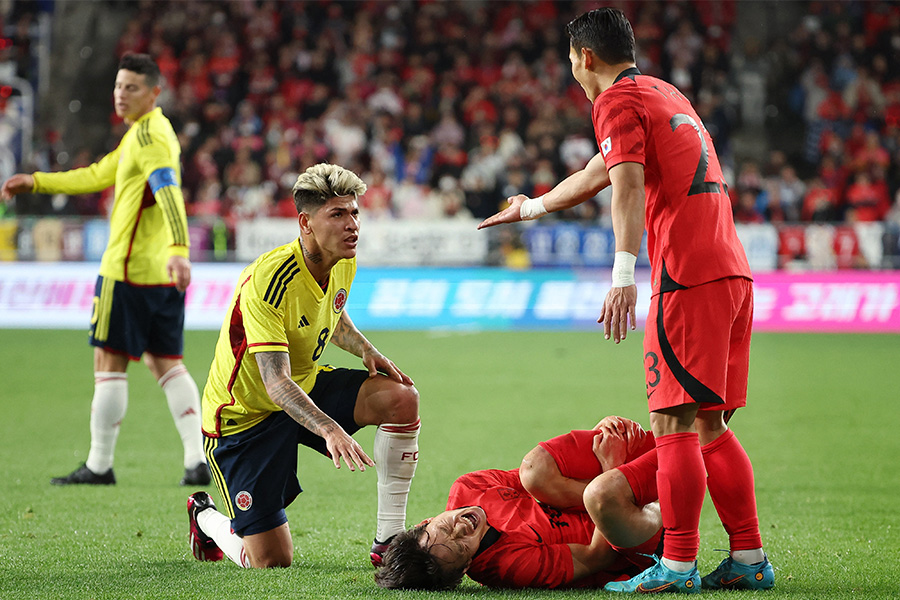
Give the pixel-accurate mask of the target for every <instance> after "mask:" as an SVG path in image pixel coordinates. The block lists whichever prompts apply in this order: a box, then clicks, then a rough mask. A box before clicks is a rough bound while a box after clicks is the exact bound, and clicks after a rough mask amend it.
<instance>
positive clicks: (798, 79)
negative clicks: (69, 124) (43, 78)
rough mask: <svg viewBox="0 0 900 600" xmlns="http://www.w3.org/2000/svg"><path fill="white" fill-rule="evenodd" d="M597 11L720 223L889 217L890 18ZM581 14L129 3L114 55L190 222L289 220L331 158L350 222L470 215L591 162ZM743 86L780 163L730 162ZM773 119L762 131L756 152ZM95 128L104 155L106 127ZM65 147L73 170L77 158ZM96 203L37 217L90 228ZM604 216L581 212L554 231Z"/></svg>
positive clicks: (725, 10) (403, 6)
mask: <svg viewBox="0 0 900 600" xmlns="http://www.w3.org/2000/svg"><path fill="white" fill-rule="evenodd" d="M611 4H614V5H617V6H620V7H622V8H623V9H624V10H625V11H626V13H627V14H629V15H631V16H632V17H633V21H634V23H635V25H634V29H635V36H636V39H637V43H638V49H639V56H638V65H639V67H640V68H641V70H642V71H643V72H645V73H648V74H653V75H657V76H659V77H662V78H663V79H667V80H670V81H672V82H673V83H675V84H676V85H677V86H678V87H679V88H680V89H682V90H684V91H685V92H686V93H687V94H688V95H689V96H690V97H691V99H692V101H693V102H694V104H695V106H696V107H697V110H698V113H699V114H700V116H701V117H702V118H703V119H704V122H705V124H706V126H707V128H708V129H709V130H710V133H711V134H712V135H713V137H714V139H715V140H716V146H717V150H718V152H719V155H720V159H721V160H722V162H723V165H724V166H725V168H726V171H727V173H726V176H727V178H729V180H730V181H731V182H732V185H731V189H730V193H731V195H732V200H733V204H734V210H735V220H736V221H737V222H740V223H761V222H772V223H782V222H842V221H843V222H860V221H884V220H890V221H893V222H896V223H900V208H898V207H900V192H898V190H900V77H898V73H900V6H898V5H897V4H895V3H891V2H807V3H805V4H806V6H805V10H804V11H802V13H803V15H804V16H803V17H802V19H801V20H800V21H799V22H798V23H797V24H796V27H795V28H794V31H793V32H792V34H791V35H789V36H787V37H786V38H784V39H780V40H777V41H775V42H774V43H769V41H763V40H758V39H755V38H752V37H744V39H741V40H738V39H737V37H736V35H735V31H736V16H737V10H738V8H737V5H736V3H735V2H734V1H725V2H716V3H710V2H701V1H698V0H692V1H683V2H652V1H651V2H636V1H625V2H621V1H619V2H611ZM586 6H587V5H586V4H584V5H583V3H580V2H553V1H550V0H534V1H532V2H396V3H384V2H377V1H366V2H331V1H307V2H287V3H282V2H275V1H246V2H227V3H212V2H180V1H172V0H167V1H158V2H157V1H145V2H141V3H139V4H138V5H137V8H136V10H135V14H134V18H133V19H132V20H131V21H130V22H129V23H128V25H127V26H126V27H125V29H124V31H123V33H122V35H121V38H120V39H119V43H118V47H117V49H116V50H117V52H118V53H119V54H124V53H126V52H148V53H150V54H151V55H152V56H154V57H155V58H156V59H157V61H158V62H159V64H160V67H161V69H162V72H163V74H164V76H165V78H166V81H167V85H166V86H165V89H164V92H163V96H162V97H161V98H160V104H161V106H162V107H163V110H164V112H165V114H166V115H168V116H169V117H170V119H172V121H173V123H174V124H175V128H176V131H178V132H179V135H180V137H181V142H182V147H183V151H184V154H183V163H184V192H185V198H186V201H187V204H188V211H189V215H191V216H193V217H198V218H203V217H217V218H218V217H224V218H225V221H226V223H227V224H228V225H229V226H232V225H233V224H234V222H235V221H236V220H238V219H246V218H253V217H256V216H279V215H285V216H289V215H291V214H293V204H292V202H291V195H290V184H291V182H293V181H294V180H295V179H296V174H297V173H298V172H300V171H302V170H303V169H305V168H306V167H308V166H309V165H312V164H314V163H317V162H320V161H323V160H329V161H334V162H337V163H340V164H343V165H345V166H347V167H348V168H350V169H352V170H354V171H357V172H360V173H362V174H364V179H365V180H366V181H367V182H368V183H369V192H368V193H367V194H366V196H365V198H364V203H365V206H364V209H365V210H366V214H367V218H369V219H373V218H374V219H390V218H399V219H415V218H458V217H466V216H470V215H471V216H474V217H476V218H483V217H485V216H488V215H490V214H492V213H493V212H494V211H495V210H496V209H497V207H498V204H499V202H502V200H503V198H505V197H506V196H508V195H510V194H512V193H514V192H515V193H518V192H524V193H526V194H529V195H540V194H541V193H543V192H544V191H546V190H548V189H549V188H550V187H551V186H552V185H553V184H554V183H555V182H557V181H559V180H560V179H562V178H563V177H565V176H566V175H567V174H568V173H570V172H572V171H574V170H577V169H579V168H581V167H582V166H583V165H584V163H585V162H586V161H587V159H588V158H589V157H590V156H592V155H593V154H594V153H595V152H596V142H595V141H594V139H593V136H592V132H591V129H590V121H589V119H588V118H587V115H588V106H587V100H586V99H585V98H584V95H583V92H582V91H581V89H580V88H579V87H578V85H577V84H576V83H575V81H574V80H573V79H572V77H571V75H570V74H569V72H568V63H567V62H566V60H565V55H566V51H567V40H566V39H564V35H563V34H562V32H563V31H564V25H565V23H566V22H567V21H568V20H569V19H570V18H571V16H572V15H574V14H577V13H578V12H580V11H581V10H582V9H584V8H585V7H586ZM764 44H768V47H765V46H764ZM12 49H14V48H12ZM12 49H10V50H5V52H6V54H5V55H4V56H5V57H6V58H8V59H9V60H15V53H14V52H12V51H11V50H12ZM18 64H21V61H19V63H18ZM747 72H758V73H761V74H762V75H763V77H764V79H763V81H764V82H765V87H766V90H767V93H768V97H766V96H765V95H763V96H762V97H761V98H762V100H761V101H762V102H763V103H764V104H765V110H766V112H767V113H770V112H774V113H777V114H780V115H782V116H787V118H788V119H789V120H790V121H791V122H793V123H799V124H800V127H801V128H802V129H801V131H800V135H801V136H802V137H803V139H804V144H802V145H801V147H800V148H799V151H798V152H786V151H784V150H781V149H777V150H770V151H768V153H767V154H766V153H763V154H762V155H760V156H753V157H747V156H743V155H741V156H738V155H737V153H736V152H735V151H734V148H733V146H734V144H733V143H732V137H733V136H734V134H735V133H737V132H739V131H740V129H741V127H746V123H744V122H743V119H742V114H741V110H742V108H743V107H745V106H746V100H747V99H746V98H742V97H741V91H742V90H741V87H740V82H739V78H740V77H741V76H742V73H747ZM784 122H785V120H784V119H782V120H781V121H779V120H777V119H766V121H765V124H766V126H767V128H768V131H767V133H768V136H767V137H768V139H769V140H770V143H769V146H770V147H774V146H776V144H773V143H771V140H776V139H777V135H778V131H777V129H778V128H779V127H780V126H781V124H783V123H784ZM111 124H112V127H111V144H112V142H113V141H116V140H118V139H119V138H120V137H121V135H122V133H123V131H124V126H123V125H122V124H121V123H118V122H116V119H115V117H114V115H112V116H111ZM47 133H48V139H53V132H47ZM48 147H54V146H53V145H51V144H48ZM54 149H55V150H58V148H57V147H54ZM68 150H69V152H70V153H71V154H73V156H74V165H75V166H77V165H79V164H89V163H90V162H91V161H92V160H93V159H94V157H93V156H92V155H91V153H90V152H89V151H88V150H86V149H83V148H82V149H68ZM51 154H52V153H51ZM50 158H51V159H52V156H51V157H50ZM51 164H52V161H51ZM63 166H65V167H67V168H71V166H73V165H72V164H69V165H63ZM601 198H602V196H601ZM110 199H111V195H109V194H106V195H99V196H88V197H82V198H74V199H71V200H70V201H69V202H68V203H67V204H65V205H61V206H57V207H56V208H55V209H54V210H55V211H56V212H58V213H62V214H83V215H92V214H103V213H104V212H105V211H106V210H107V208H108V206H107V204H108V202H109V201H110ZM607 216H608V206H607V203H606V202H604V201H603V200H602V199H599V200H598V201H597V202H593V203H589V204H585V205H582V206H580V207H578V208H577V209H573V210H572V211H569V212H568V213H564V214H562V215H561V218H564V219H565V218H573V219H581V220H592V219H593V220H599V221H600V222H601V223H606V221H605V219H606V217H607Z"/></svg>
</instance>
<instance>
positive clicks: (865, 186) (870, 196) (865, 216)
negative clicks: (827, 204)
mask: <svg viewBox="0 0 900 600" xmlns="http://www.w3.org/2000/svg"><path fill="white" fill-rule="evenodd" d="M878 183H879V182H877V181H875V182H873V181H872V179H871V178H870V177H869V174H868V173H865V172H860V173H857V174H856V177H855V178H854V180H853V183H852V184H851V185H850V187H848V188H847V213H848V214H847V219H848V220H849V221H860V222H870V221H881V220H882V219H884V217H885V215H886V214H887V211H888V209H889V208H890V200H889V197H888V195H887V189H886V188H885V187H884V186H883V185H878Z"/></svg>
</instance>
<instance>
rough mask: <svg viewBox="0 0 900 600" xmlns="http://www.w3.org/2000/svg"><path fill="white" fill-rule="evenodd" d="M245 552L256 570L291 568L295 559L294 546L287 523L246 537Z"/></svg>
mask: <svg viewBox="0 0 900 600" xmlns="http://www.w3.org/2000/svg"><path fill="white" fill-rule="evenodd" d="M243 540H244V552H245V553H246V554H247V558H248V560H249V562H250V566H251V567H253V568H254V569H268V568H272V567H289V566H291V562H292V561H293V559H294V544H293V542H292V541H291V530H290V528H289V526H288V524H287V523H282V524H281V525H279V526H278V527H276V528H275V529H270V530H269V531H263V532H262V533H254V534H251V535H245V536H244V538H243Z"/></svg>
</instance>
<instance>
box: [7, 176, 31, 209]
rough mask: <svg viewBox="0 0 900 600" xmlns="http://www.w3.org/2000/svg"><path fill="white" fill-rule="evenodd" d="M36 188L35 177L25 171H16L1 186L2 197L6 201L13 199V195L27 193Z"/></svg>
mask: <svg viewBox="0 0 900 600" xmlns="http://www.w3.org/2000/svg"><path fill="white" fill-rule="evenodd" d="M32 190H34V177H32V176H31V175H27V174H25V173H16V174H15V175H13V176H12V177H10V178H9V179H7V180H6V181H4V182H3V187H2V188H0V198H2V199H3V201H4V202H6V201H8V200H12V197H13V196H16V195H18V194H27V193H29V192H31V191H32Z"/></svg>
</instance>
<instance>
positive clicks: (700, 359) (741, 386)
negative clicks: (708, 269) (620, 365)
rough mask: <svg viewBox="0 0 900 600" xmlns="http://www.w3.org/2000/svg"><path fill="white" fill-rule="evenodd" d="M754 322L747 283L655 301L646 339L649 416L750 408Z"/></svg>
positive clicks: (734, 280)
mask: <svg viewBox="0 0 900 600" xmlns="http://www.w3.org/2000/svg"><path fill="white" fill-rule="evenodd" d="M752 322H753V282H752V281H750V280H749V279H745V278H743V277H729V278H726V279H719V280H717V281H712V282H709V283H704V284H703V285H698V286H696V287H690V288H681V289H676V290H674V291H667V292H660V293H659V294H657V295H656V296H655V297H654V298H652V299H651V301H650V314H649V316H648V317H647V326H646V331H645V333H644V370H645V374H646V381H647V404H648V405H649V407H650V412H654V411H657V410H661V409H663V408H669V407H672V406H679V405H682V404H687V403H689V402H697V403H700V409H701V410H729V411H730V410H733V409H736V408H740V407H742V406H745V405H746V404H747V375H748V367H749V362H750V330H751V326H752Z"/></svg>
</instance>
